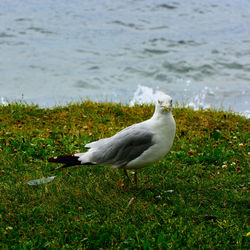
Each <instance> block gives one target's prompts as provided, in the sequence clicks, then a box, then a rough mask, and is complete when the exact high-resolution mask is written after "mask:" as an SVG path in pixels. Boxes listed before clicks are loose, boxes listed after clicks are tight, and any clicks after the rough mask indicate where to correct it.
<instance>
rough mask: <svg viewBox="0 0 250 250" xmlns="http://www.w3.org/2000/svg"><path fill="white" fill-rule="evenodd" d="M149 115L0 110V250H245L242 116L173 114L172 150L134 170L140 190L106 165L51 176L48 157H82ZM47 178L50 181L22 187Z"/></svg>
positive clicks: (106, 107)
mask: <svg viewBox="0 0 250 250" xmlns="http://www.w3.org/2000/svg"><path fill="white" fill-rule="evenodd" d="M152 113H153V106H135V107H133V108H130V107H126V106H122V105H119V104H98V103H91V102H85V103H82V104H74V105H69V106H67V107H63V108H61V107H57V108H54V109H40V108H39V107H37V106H28V105H22V104H11V105H8V106H0V247H1V248H3V249H12V248H13V249H20V248H21V249H42V248H45V247H46V248H60V249H61V248H62V249H65V248H73V249H78V248H79V249H82V248H86V249H94V248H109V249H110V248H121V249H125V248H128V249H132V248H141V249H155V248H160V249H166V248H167V249H178V248H182V249H194V248H197V249H210V248H213V249H217V248H220V249H247V248H248V249H249V233H248V232H249V228H248V209H247V207H248V206H249V198H248V184H249V180H248V176H247V174H248V172H247V171H248V170H249V136H248V132H249V120H247V119H246V118H244V117H240V116H237V115H235V114H232V113H226V112H223V111H213V110H208V111H207V110H206V111H205V110H200V111H193V110H192V109H186V108H176V109H174V111H173V114H174V117H175V120H176V124H177V131H176V138H175V141H174V145H173V147H172V149H171V152H169V153H168V154H167V155H166V157H165V158H164V159H163V160H162V161H160V162H158V163H156V164H154V165H153V166H151V167H148V168H145V169H142V170H140V171H139V173H138V180H139V185H138V188H136V187H135V186H134V185H132V184H129V183H128V182H127V179H126V177H125V176H124V175H123V172H122V170H117V169H111V168H109V167H102V166H82V167H80V166H79V167H72V168H68V169H65V170H60V171H57V172H55V173H52V172H50V170H51V169H52V168H54V167H55V166H56V165H53V164H48V163H47V159H48V158H49V157H52V156H56V155H59V154H64V153H73V152H79V151H83V150H84V144H85V143H87V142H90V141H92V140H97V139H100V138H103V137H109V136H111V135H113V134H114V133H116V132H118V131H119V130H121V129H122V128H124V127H126V126H128V125H131V124H133V123H136V122H140V121H142V120H145V119H147V118H149V117H150V116H151V115H152ZM54 174H55V175H57V177H56V178H55V179H54V180H53V181H51V182H50V183H47V184H43V185H38V186H29V185H25V184H24V183H25V182H26V181H29V180H32V179H38V178H42V177H48V176H52V175H54ZM169 190H173V192H170V191H169ZM131 199H132V200H131Z"/></svg>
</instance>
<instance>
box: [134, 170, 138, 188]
mask: <svg viewBox="0 0 250 250" xmlns="http://www.w3.org/2000/svg"><path fill="white" fill-rule="evenodd" d="M134 182H135V185H136V187H138V185H137V172H136V171H135V173H134Z"/></svg>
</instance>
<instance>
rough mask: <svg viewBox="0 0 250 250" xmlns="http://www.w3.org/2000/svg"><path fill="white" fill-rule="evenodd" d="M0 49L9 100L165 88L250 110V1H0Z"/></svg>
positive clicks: (123, 94) (117, 97) (192, 100)
mask: <svg viewBox="0 0 250 250" xmlns="http://www.w3.org/2000/svg"><path fill="white" fill-rule="evenodd" d="M0 55H1V57H0V102H1V103H3V104H4V103H7V102H8V101H13V100H20V99H22V100H23V101H25V102H28V103H36V104H39V105H40V106H42V107H44V106H49V107H50V106H54V105H64V104H65V103H67V102H69V101H79V100H80V99H83V100H85V99H91V100H94V101H112V102H122V103H130V104H133V103H134V102H136V101H138V102H143V101H148V100H149V99H151V97H152V96H154V95H156V94H157V93H161V92H165V93H168V94H170V95H171V96H172V97H173V98H174V100H176V101H178V102H179V103H185V104H189V105H191V106H194V107H195V108H197V107H199V106H202V107H205V108H206V107H209V106H211V105H212V106H214V107H216V108H223V109H226V110H227V109H232V110H233V111H237V112H242V113H244V114H245V115H246V116H249V114H250V107H249V100H250V98H249V97H250V1H248V0H237V1H236V0H222V1H215V0H206V1H199V0H189V1H181V0H174V1H163V0H161V1H156V0H137V1H135V0H133V1H124V0H123V1H122V0H117V1H111V0H106V1H94V0H91V1H90V0H85V1H83V0H71V1H67V0H53V1H52V0H43V1H36V0H23V1H20V0H11V1H10V0H1V1H0ZM150 95H151V96H150Z"/></svg>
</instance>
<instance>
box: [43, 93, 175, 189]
mask: <svg viewBox="0 0 250 250" xmlns="http://www.w3.org/2000/svg"><path fill="white" fill-rule="evenodd" d="M175 130H176V125H175V120H174V117H173V115H172V98H171V97H170V96H168V95H165V94H164V95H161V96H160V97H158V98H157V100H156V104H155V112H154V114H153V116H152V117H151V118H150V119H149V120H146V121H143V122H140V123H137V124H134V125H131V126H129V127H127V128H125V129H123V130H121V131H120V132H118V133H117V134H115V135H113V136H111V137H109V138H104V139H100V140H98V141H94V142H91V143H88V144H86V145H85V147H86V148H88V151H87V152H84V153H77V154H71V155H61V156H57V157H53V158H50V159H49V160H48V161H49V162H52V163H62V164H64V165H63V166H61V167H58V168H56V169H60V168H66V167H70V166H74V165H103V166H110V167H111V168H121V169H123V171H124V173H125V175H126V176H127V178H128V180H129V181H130V182H131V180H130V177H129V175H128V173H127V170H134V182H135V183H136V186H137V170H138V169H140V168H144V167H147V166H150V165H152V164H153V163H155V162H157V161H159V160H161V159H162V158H163V157H164V156H165V155H166V154H167V153H168V151H169V150H170V148H171V147H172V145H173V142H174V137H175ZM54 170H55V169H54Z"/></svg>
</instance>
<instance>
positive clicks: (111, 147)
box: [86, 125, 154, 167]
mask: <svg viewBox="0 0 250 250" xmlns="http://www.w3.org/2000/svg"><path fill="white" fill-rule="evenodd" d="M153 135H154V133H153V132H152V131H150V130H148V129H146V128H143V127H140V126H135V125H133V126H130V127H128V128H126V129H124V130H122V131H121V132H119V133H117V134H116V135H114V136H112V137H110V138H106V139H102V140H99V141H96V142H92V143H90V144H87V145H86V146H87V147H90V148H94V149H95V151H94V152H93V158H92V161H94V162H95V163H97V164H103V165H113V166H116V167H122V166H126V165H127V164H128V163H129V162H130V161H132V160H134V159H136V158H137V157H139V156H140V155H141V154H142V153H143V152H144V151H145V150H147V149H148V148H149V147H150V146H152V145H153V144H154V143H153Z"/></svg>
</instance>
